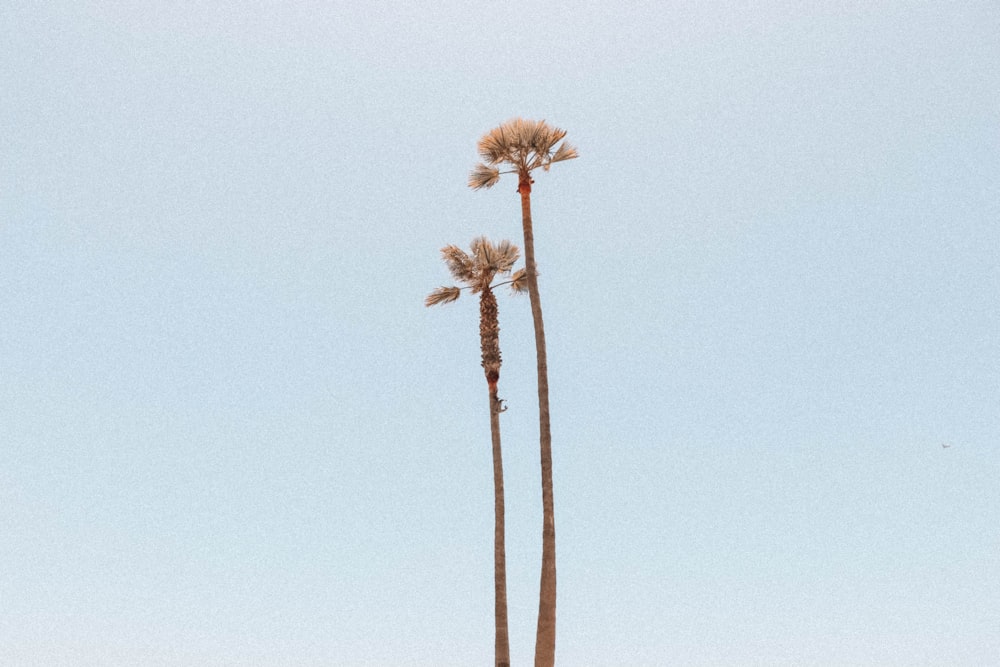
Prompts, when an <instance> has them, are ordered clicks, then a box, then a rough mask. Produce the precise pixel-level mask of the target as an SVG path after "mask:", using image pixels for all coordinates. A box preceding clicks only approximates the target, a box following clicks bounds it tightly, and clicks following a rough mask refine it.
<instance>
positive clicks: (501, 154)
mask: <svg viewBox="0 0 1000 667" xmlns="http://www.w3.org/2000/svg"><path fill="white" fill-rule="evenodd" d="M511 134H512V133H511V132H510V130H509V128H508V127H507V125H506V124H504V125H501V126H500V127H495V128H493V129H492V130H490V131H489V132H487V133H486V134H484V135H483V136H482V137H480V139H479V143H478V144H477V145H476V150H477V151H478V152H479V156H480V157H481V158H483V161H484V162H486V164H497V163H500V162H509V161H510V151H511V143H510V135H511Z"/></svg>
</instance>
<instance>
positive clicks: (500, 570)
mask: <svg viewBox="0 0 1000 667" xmlns="http://www.w3.org/2000/svg"><path fill="white" fill-rule="evenodd" d="M441 256H442V257H443V258H444V262H445V264H447V265H448V270H449V271H451V275H452V277H453V278H455V280H457V281H458V282H460V283H464V284H465V285H466V288H467V289H470V290H472V293H473V294H476V293H478V294H479V344H480V348H481V350H482V358H483V361H482V365H483V371H484V372H485V373H486V383H487V387H488V389H489V395H490V435H491V436H492V439H493V511H494V525H493V584H494V589H495V598H494V599H495V604H494V612H495V617H496V618H495V625H496V664H497V667H510V642H509V639H508V632H507V553H506V547H505V545H504V501H503V457H502V456H501V453H500V413H501V412H503V411H504V409H505V408H504V407H503V405H502V403H503V401H501V400H500V399H499V398H497V381H498V380H499V379H500V335H499V334H500V325H499V323H498V320H497V300H496V297H495V296H494V295H493V287H494V285H492V283H493V279H494V277H496V276H497V275H508V274H510V272H511V269H512V268H513V267H514V262H516V261H517V259H518V257H519V256H520V251H519V250H518V249H517V246H515V245H512V244H511V243H510V241H500V242H499V243H497V244H496V245H493V244H492V243H490V241H489V239H487V238H485V237H479V238H477V239H475V240H474V241H473V242H472V254H471V255H470V254H467V253H466V252H465V251H464V250H462V249H461V248H458V247H456V246H453V245H448V246H445V247H444V248H442V249H441ZM524 277H525V272H524V269H521V270H519V271H517V272H515V273H514V275H513V276H512V278H511V280H510V281H509V284H510V285H511V288H512V289H513V290H514V292H523V291H524V290H525V280H524ZM462 289H463V288H461V287H456V286H451V287H439V288H438V289H436V290H434V291H433V292H431V293H430V294H429V295H428V296H427V299H426V300H425V301H424V305H426V306H433V305H436V304H440V303H448V302H450V301H455V300H456V299H458V297H459V296H461V294H462Z"/></svg>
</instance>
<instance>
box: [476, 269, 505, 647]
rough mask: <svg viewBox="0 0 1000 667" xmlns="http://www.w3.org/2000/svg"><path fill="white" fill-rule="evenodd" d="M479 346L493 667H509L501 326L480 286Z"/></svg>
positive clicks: (494, 304) (485, 290) (494, 307)
mask: <svg viewBox="0 0 1000 667" xmlns="http://www.w3.org/2000/svg"><path fill="white" fill-rule="evenodd" d="M479 343H480V348H481V352H482V357H483V371H484V372H485V373H486V383H487V385H488V387H489V393H490V436H491V437H492V440H493V514H494V523H493V588H494V610H493V611H494V616H495V618H494V625H495V627H496V651H495V652H496V665H497V667H510V641H509V637H508V631H507V551H506V546H505V544H504V504H503V457H502V455H501V453H500V399H499V398H497V381H498V380H499V379H500V363H501V359H500V324H499V318H498V314H497V300H496V297H495V296H494V295H493V290H491V289H490V286H489V285H488V284H487V285H483V286H482V294H480V296H479Z"/></svg>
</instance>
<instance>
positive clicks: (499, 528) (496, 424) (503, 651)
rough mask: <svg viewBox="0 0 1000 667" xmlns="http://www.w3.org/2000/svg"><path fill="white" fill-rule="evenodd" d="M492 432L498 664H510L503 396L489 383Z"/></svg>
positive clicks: (505, 666) (502, 665)
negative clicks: (504, 500) (501, 446)
mask: <svg viewBox="0 0 1000 667" xmlns="http://www.w3.org/2000/svg"><path fill="white" fill-rule="evenodd" d="M490 435H492V437H493V513H494V524H493V587H494V589H495V597H494V600H495V609H494V611H495V614H496V619H495V624H496V664H497V667H510V640H509V637H508V632H507V552H506V547H505V545H504V504H503V457H502V455H501V453H500V399H498V398H497V388H496V385H491V386H490Z"/></svg>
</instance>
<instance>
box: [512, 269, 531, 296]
mask: <svg viewBox="0 0 1000 667" xmlns="http://www.w3.org/2000/svg"><path fill="white" fill-rule="evenodd" d="M510 291H512V292H513V293H514V294H524V293H526V292H527V291H528V272H527V271H526V270H525V269H518V270H517V271H515V272H514V275H513V276H511V280H510Z"/></svg>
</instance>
